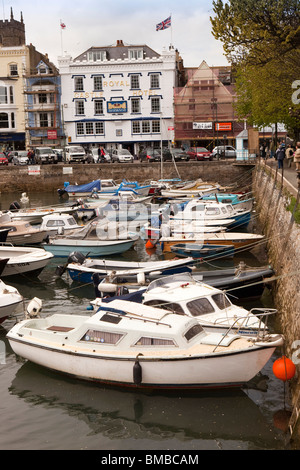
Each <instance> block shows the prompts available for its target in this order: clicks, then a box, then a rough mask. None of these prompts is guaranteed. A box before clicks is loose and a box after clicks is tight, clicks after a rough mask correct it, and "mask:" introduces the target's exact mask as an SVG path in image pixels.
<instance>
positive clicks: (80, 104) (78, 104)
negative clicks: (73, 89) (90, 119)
mask: <svg viewBox="0 0 300 470" xmlns="http://www.w3.org/2000/svg"><path fill="white" fill-rule="evenodd" d="M75 114H77V115H78V114H79V115H80V114H81V115H82V114H84V101H83V100H77V101H75Z"/></svg>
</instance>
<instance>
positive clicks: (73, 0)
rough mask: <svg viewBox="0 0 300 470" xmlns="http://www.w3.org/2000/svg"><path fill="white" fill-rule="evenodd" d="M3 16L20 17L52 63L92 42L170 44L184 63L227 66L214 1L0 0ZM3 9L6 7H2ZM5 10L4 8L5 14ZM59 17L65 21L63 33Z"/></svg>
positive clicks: (31, 40)
mask: <svg viewBox="0 0 300 470" xmlns="http://www.w3.org/2000/svg"><path fill="white" fill-rule="evenodd" d="M0 2H2V4H1V3H0V18H1V19H3V17H4V18H5V19H9V18H10V8H11V7H12V8H13V13H14V18H15V19H16V20H20V12H21V11H22V12H23V18H24V23H25V28H26V44H30V43H32V44H33V45H34V46H35V47H36V49H37V50H38V51H39V52H42V53H48V55H49V58H50V60H51V61H52V62H54V64H56V65H57V64H58V62H57V57H58V56H60V55H61V53H62V50H63V52H64V53H68V54H70V55H71V56H72V57H73V58H75V57H76V56H78V55H79V54H81V53H82V52H84V51H86V50H87V49H88V48H89V47H91V46H106V45H112V44H115V43H116V41H117V40H119V39H122V40H123V42H124V44H147V45H148V46H149V47H151V48H152V49H154V50H155V51H156V52H158V53H161V52H162V50H163V48H164V47H165V48H168V47H169V45H170V44H171V43H172V44H173V45H174V47H175V48H176V49H178V51H179V53H180V55H181V57H182V58H183V62H184V65H185V66H186V67H197V66H199V65H200V64H201V62H202V60H205V61H206V62H207V63H208V65H210V66H212V65H226V64H227V60H226V58H225V56H224V54H223V48H222V44H221V43H220V42H219V41H216V40H215V39H214V37H213V35H212V33H211V23H210V19H209V18H210V16H213V10H212V0H187V1H183V0H47V1H46V0H27V1H24V0H0ZM1 7H2V8H1ZM1 9H2V12H1ZM169 15H171V18H172V27H171V28H168V29H166V30H164V31H156V24H157V23H160V22H161V21H163V20H165V19H166V18H167V17H168V16H169ZM60 20H61V21H62V22H63V23H64V24H65V25H66V28H65V29H64V30H63V31H62V32H61V28H60Z"/></svg>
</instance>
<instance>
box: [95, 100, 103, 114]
mask: <svg viewBox="0 0 300 470" xmlns="http://www.w3.org/2000/svg"><path fill="white" fill-rule="evenodd" d="M94 107H95V114H103V100H95V101H94Z"/></svg>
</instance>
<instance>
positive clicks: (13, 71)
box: [9, 64, 19, 76]
mask: <svg viewBox="0 0 300 470" xmlns="http://www.w3.org/2000/svg"><path fill="white" fill-rule="evenodd" d="M9 72H10V73H9V74H10V76H17V75H19V73H18V65H17V64H10V66H9Z"/></svg>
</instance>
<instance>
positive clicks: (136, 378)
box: [133, 354, 143, 385]
mask: <svg viewBox="0 0 300 470" xmlns="http://www.w3.org/2000/svg"><path fill="white" fill-rule="evenodd" d="M139 355H140V354H138V355H137V356H136V360H135V363H134V366H133V382H134V384H135V385H141V383H142V375H143V374H142V366H141V364H140V363H139V360H138V357H139ZM141 355H142V354H141Z"/></svg>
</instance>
